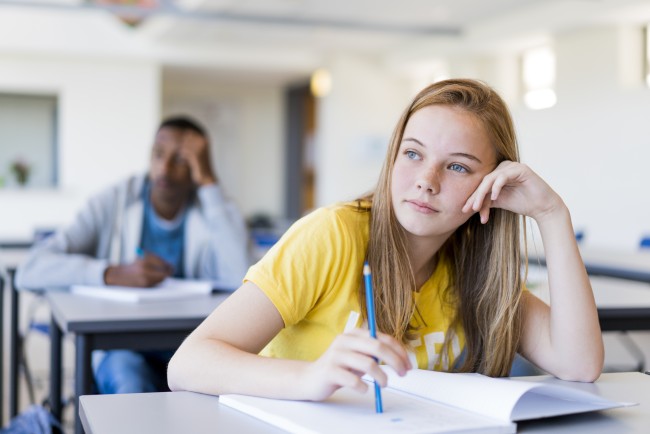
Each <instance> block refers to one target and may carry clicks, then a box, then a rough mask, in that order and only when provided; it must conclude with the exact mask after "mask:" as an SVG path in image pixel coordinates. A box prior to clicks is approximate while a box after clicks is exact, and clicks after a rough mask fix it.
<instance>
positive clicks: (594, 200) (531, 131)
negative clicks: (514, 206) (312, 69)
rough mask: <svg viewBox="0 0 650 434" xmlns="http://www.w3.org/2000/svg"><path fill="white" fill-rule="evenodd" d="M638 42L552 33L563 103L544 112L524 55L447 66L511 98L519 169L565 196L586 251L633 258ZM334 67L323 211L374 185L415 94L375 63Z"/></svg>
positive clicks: (457, 59)
mask: <svg viewBox="0 0 650 434" xmlns="http://www.w3.org/2000/svg"><path fill="white" fill-rule="evenodd" d="M641 36H642V32H641V28H640V27H638V26H619V27H612V26H609V27H599V26H595V27H592V28H583V29H580V30H574V31H571V32H559V33H556V34H554V35H551V37H550V38H549V40H550V41H551V43H552V45H553V46H554V48H555V50H556V62H557V79H556V93H557V98H558V103H557V105H556V106H555V107H552V108H550V109H545V110H530V109H528V108H526V107H525V106H524V105H523V104H522V90H521V83H520V78H519V75H518V68H519V62H520V56H521V51H508V50H504V51H501V52H493V53H483V54H480V55H478V54H474V55H471V56H470V55H464V56H462V55H458V56H449V57H447V59H446V60H447V61H448V62H449V69H450V73H451V76H456V77H473V78H479V79H482V80H484V81H487V82H488V83H489V84H490V85H492V86H493V87H495V88H496V89H497V90H498V91H499V92H500V94H501V95H502V96H504V99H505V100H506V101H507V103H508V104H509V106H510V108H511V110H512V114H513V118H514V122H515V127H516V129H517V132H518V137H519V144H520V149H521V155H522V161H523V162H525V163H527V164H528V165H530V166H531V167H532V168H533V169H534V170H535V171H536V172H537V173H539V174H540V175H541V176H542V177H543V178H544V179H546V180H547V182H548V183H549V184H550V185H551V186H552V187H553V188H554V189H555V190H556V191H557V192H558V193H559V194H560V195H561V196H562V197H563V199H564V201H565V202H566V203H567V205H568V207H569V209H570V211H571V214H572V219H573V223H574V228H575V229H576V230H577V231H583V232H584V233H585V238H584V240H583V243H584V244H585V245H589V246H595V247H609V248H614V249H621V250H635V249H637V246H638V242H639V239H640V237H641V236H642V235H643V234H650V199H648V198H647V197H648V195H647V194H646V193H645V191H646V189H648V188H649V187H650V170H647V167H646V166H647V162H648V161H650V135H649V134H648V129H647V123H648V121H647V119H648V115H649V114H650V98H648V96H649V92H650V90H649V89H648V87H647V86H646V85H645V84H644V81H643V77H642V63H641V59H642V43H641ZM328 68H330V70H331V72H332V77H333V88H332V93H331V94H330V96H328V97H327V98H324V99H322V100H320V101H319V109H318V110H319V134H318V137H317V149H318V155H319V161H318V166H317V170H318V175H317V203H318V204H319V205H325V204H328V203H332V202H335V201H338V200H345V199H350V198H353V197H356V195H358V194H359V193H360V192H364V191H366V190H367V189H369V188H371V187H372V186H373V185H374V182H375V180H376V178H377V176H378V174H379V170H380V168H381V162H382V160H383V157H384V151H385V144H386V143H387V140H388V138H389V137H390V132H391V129H392V127H393V126H394V124H395V122H396V120H397V117H398V115H399V113H400V111H401V110H402V108H403V106H404V104H406V102H408V100H409V99H410V98H411V96H412V95H413V94H414V92H413V90H412V89H411V88H410V87H409V86H410V84H412V83H413V82H412V81H409V79H408V77H405V76H403V75H399V74H392V73H390V72H388V70H387V69H386V68H384V67H382V66H381V65H378V64H377V63H373V61H372V60H370V59H359V58H349V57H340V58H335V59H333V60H332V61H331V63H330V64H329V65H328ZM532 233H533V235H535V234H536V228H535V226H534V224H533V225H532Z"/></svg>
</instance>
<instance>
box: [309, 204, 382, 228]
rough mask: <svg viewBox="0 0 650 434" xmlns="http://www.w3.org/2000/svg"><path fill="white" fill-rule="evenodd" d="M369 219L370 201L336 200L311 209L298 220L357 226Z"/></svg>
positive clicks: (316, 223) (321, 223) (364, 223)
mask: <svg viewBox="0 0 650 434" xmlns="http://www.w3.org/2000/svg"><path fill="white" fill-rule="evenodd" d="M369 221H370V203H369V202H365V201H354V202H338V203H335V204H332V205H329V206H324V207H321V208H317V209H315V210H313V211H311V212H310V213H309V214H307V215H305V216H304V217H302V218H301V219H300V220H299V221H298V222H299V223H300V224H301V225H310V226H311V225H323V224H330V225H334V226H358V225H360V224H361V225H367V224H368V222H369Z"/></svg>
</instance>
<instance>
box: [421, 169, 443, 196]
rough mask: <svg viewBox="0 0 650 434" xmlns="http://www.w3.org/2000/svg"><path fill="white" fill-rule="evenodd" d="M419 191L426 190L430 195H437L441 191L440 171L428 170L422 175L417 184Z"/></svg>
mask: <svg viewBox="0 0 650 434" xmlns="http://www.w3.org/2000/svg"><path fill="white" fill-rule="evenodd" d="M417 188H418V190H424V191H426V192H427V193H428V194H436V193H438V192H439V191H440V179H439V174H438V171H437V170H435V169H431V170H427V171H424V172H423V173H422V175H421V176H420V177H419V179H418V182H417Z"/></svg>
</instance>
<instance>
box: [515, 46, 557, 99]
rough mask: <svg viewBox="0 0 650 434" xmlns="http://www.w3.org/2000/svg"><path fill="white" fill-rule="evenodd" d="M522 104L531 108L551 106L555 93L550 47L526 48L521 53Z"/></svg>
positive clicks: (553, 65)
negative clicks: (522, 53) (526, 49)
mask: <svg viewBox="0 0 650 434" xmlns="http://www.w3.org/2000/svg"><path fill="white" fill-rule="evenodd" d="M522 74H523V84H524V104H526V106H527V107H528V108H530V109H532V110H540V109H545V108H549V107H553V106H554V105H555V103H556V102H557V97H556V95H555V53H554V52H553V50H552V49H551V48H550V47H539V48H534V49H531V50H528V51H526V52H525V53H524V55H523V64H522Z"/></svg>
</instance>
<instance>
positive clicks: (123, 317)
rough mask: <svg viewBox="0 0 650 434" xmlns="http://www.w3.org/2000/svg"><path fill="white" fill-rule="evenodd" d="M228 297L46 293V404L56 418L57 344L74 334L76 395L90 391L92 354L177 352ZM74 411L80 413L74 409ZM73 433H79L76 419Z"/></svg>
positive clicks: (58, 414) (58, 394) (58, 385)
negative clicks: (152, 298) (131, 298)
mask: <svg viewBox="0 0 650 434" xmlns="http://www.w3.org/2000/svg"><path fill="white" fill-rule="evenodd" d="M228 295H230V293H227V292H226V293H219V294H215V295H212V296H205V297H195V298H190V299H186V300H174V301H159V302H158V301H156V302H148V303H123V302H114V301H107V300H101V299H97V298H92V297H83V296H79V295H74V294H70V293H68V292H48V293H47V298H48V301H49V303H50V308H51V311H52V323H51V327H50V340H51V350H50V373H51V374H50V405H51V407H52V413H53V414H54V415H55V416H56V417H57V418H59V419H60V417H61V367H62V363H61V340H62V335H63V333H74V334H75V347H76V349H75V351H76V356H75V359H76V360H75V396H77V397H79V396H81V395H86V394H89V393H91V392H92V389H91V385H92V368H91V357H90V354H91V353H92V351H93V350H99V349H101V350H110V349H132V350H161V349H170V348H176V347H178V345H180V344H181V342H182V341H183V339H185V337H186V336H187V335H188V334H189V333H190V332H191V331H192V330H194V329H195V328H196V327H197V326H198V325H199V324H200V323H201V321H203V319H205V317H207V316H208V315H209V314H210V313H211V312H212V311H213V310H214V308H215V307H217V306H218V305H219V304H220V303H221V302H223V300H225V299H226V298H227V296H228ZM77 408H79V407H78V406H77ZM75 432H76V433H81V432H82V430H81V423H80V421H79V419H78V418H77V421H76V426H75Z"/></svg>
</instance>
